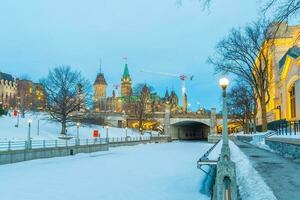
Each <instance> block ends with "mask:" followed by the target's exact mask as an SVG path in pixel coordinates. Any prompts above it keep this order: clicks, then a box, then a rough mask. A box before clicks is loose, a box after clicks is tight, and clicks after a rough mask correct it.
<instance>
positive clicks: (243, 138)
mask: <svg viewBox="0 0 300 200" xmlns="http://www.w3.org/2000/svg"><path fill="white" fill-rule="evenodd" d="M236 138H237V139H238V140H239V141H242V142H251V141H252V140H253V136H245V135H237V136H236Z"/></svg>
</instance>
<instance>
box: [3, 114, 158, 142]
mask: <svg viewBox="0 0 300 200" xmlns="http://www.w3.org/2000/svg"><path fill="white" fill-rule="evenodd" d="M29 119H31V120H32V124H31V137H32V139H33V140H55V139H58V137H59V136H60V129H61V125H60V124H59V123H56V122H51V121H49V120H48V117H47V115H46V114H45V113H28V114H26V116H25V118H21V117H20V119H19V120H20V121H19V127H18V128H17V127H15V125H16V124H17V117H13V116H11V117H9V116H2V117H0V127H1V129H0V142H1V141H8V140H26V139H27V134H28V120H29ZM38 121H39V134H38ZM95 129H97V130H99V132H100V135H101V138H105V137H106V129H105V127H103V126H97V125H91V126H81V127H80V128H79V137H80V138H81V139H86V138H92V137H93V134H92V133H93V131H94V130H95ZM76 133H77V127H76V126H73V127H69V128H68V132H67V134H68V135H71V136H74V137H75V136H76ZM154 133H155V132H154ZM155 134H157V133H155ZM127 135H128V136H130V137H138V136H140V134H139V132H136V131H135V130H134V129H128V130H127ZM108 136H109V137H110V138H112V137H126V130H125V129H124V128H114V127H109V128H108ZM146 136H149V134H147V135H146Z"/></svg>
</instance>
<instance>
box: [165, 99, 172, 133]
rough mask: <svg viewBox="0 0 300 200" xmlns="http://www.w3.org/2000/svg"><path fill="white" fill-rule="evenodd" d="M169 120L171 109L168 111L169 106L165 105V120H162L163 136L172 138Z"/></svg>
mask: <svg viewBox="0 0 300 200" xmlns="http://www.w3.org/2000/svg"><path fill="white" fill-rule="evenodd" d="M170 118H171V109H170V105H168V104H167V105H166V107H165V119H164V124H165V127H164V128H165V135H168V136H171V137H172V134H171V132H170Z"/></svg>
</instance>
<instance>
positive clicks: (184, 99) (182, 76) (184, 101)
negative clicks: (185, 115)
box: [141, 70, 194, 112]
mask: <svg viewBox="0 0 300 200" xmlns="http://www.w3.org/2000/svg"><path fill="white" fill-rule="evenodd" d="M141 72H144V73H149V74H157V75H161V76H171V77H177V78H179V79H180V80H181V81H182V88H181V90H182V110H183V112H186V111H187V96H186V80H190V81H192V80H193V79H194V76H188V75H185V74H174V73H167V72H154V71H149V70H141Z"/></svg>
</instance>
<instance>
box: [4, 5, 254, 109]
mask: <svg viewBox="0 0 300 200" xmlns="http://www.w3.org/2000/svg"><path fill="white" fill-rule="evenodd" d="M176 1H177V0H84V1H83V0H81V1H79V0H43V1H40V0H26V1H23V0H18V1H17V0H9V1H2V2H1V6H0V27H1V29H0V30H1V31H0V71H2V72H6V73H11V74H13V75H15V76H22V75H28V76H29V77H31V78H32V79H33V80H34V81H38V80H39V79H40V78H42V77H44V76H46V75H47V73H48V70H49V69H51V68H53V67H55V66H56V65H60V64H66V65H70V66H72V67H73V68H74V69H76V70H80V71H81V72H82V73H83V75H84V76H86V77H87V78H88V79H90V81H91V82H94V79H95V77H96V74H97V73H98V72H99V62H100V61H99V60H100V58H101V59H102V69H103V72H104V74H105V77H106V80H107V82H108V83H111V84H116V83H118V84H120V78H121V76H122V73H123V68H124V60H122V57H124V56H126V57H128V66H129V71H130V73H131V76H132V80H133V83H134V84H135V83H140V82H146V83H148V84H150V85H152V86H154V87H155V90H156V91H157V92H158V93H159V94H161V95H163V94H164V91H165V89H166V88H169V89H170V90H171V89H172V88H174V90H175V91H176V92H177V94H178V95H179V97H180V99H181V82H180V81H179V80H178V79H176V78H173V77H168V76H159V75H153V74H147V73H143V72H141V70H142V69H144V70H151V71H156V72H168V73H171V72H172V73H176V74H181V73H183V74H187V75H194V76H195V79H194V80H193V81H191V82H187V95H188V100H189V102H190V103H191V104H192V107H193V108H196V107H197V106H198V105H200V106H204V107H206V108H211V107H217V108H219V107H220V101H219V100H220V97H219V96H220V95H219V94H220V89H219V87H218V79H219V76H214V74H213V71H214V70H213V66H210V65H208V64H207V63H206V60H207V57H208V56H209V55H210V54H212V53H213V48H214V46H215V44H216V43H217V41H219V40H220V39H221V38H222V37H224V36H225V35H226V34H227V32H228V31H229V30H230V29H231V28H232V27H238V26H243V25H245V24H246V23H248V22H251V21H252V20H255V19H256V18H257V10H258V3H257V1H256V0H251V1H248V0H247V1H245V0H219V1H217V2H216V3H215V4H213V5H212V6H211V9H210V12H203V11H202V8H201V6H200V4H199V3H198V2H197V0H183V4H182V5H181V6H178V4H176Z"/></svg>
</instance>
